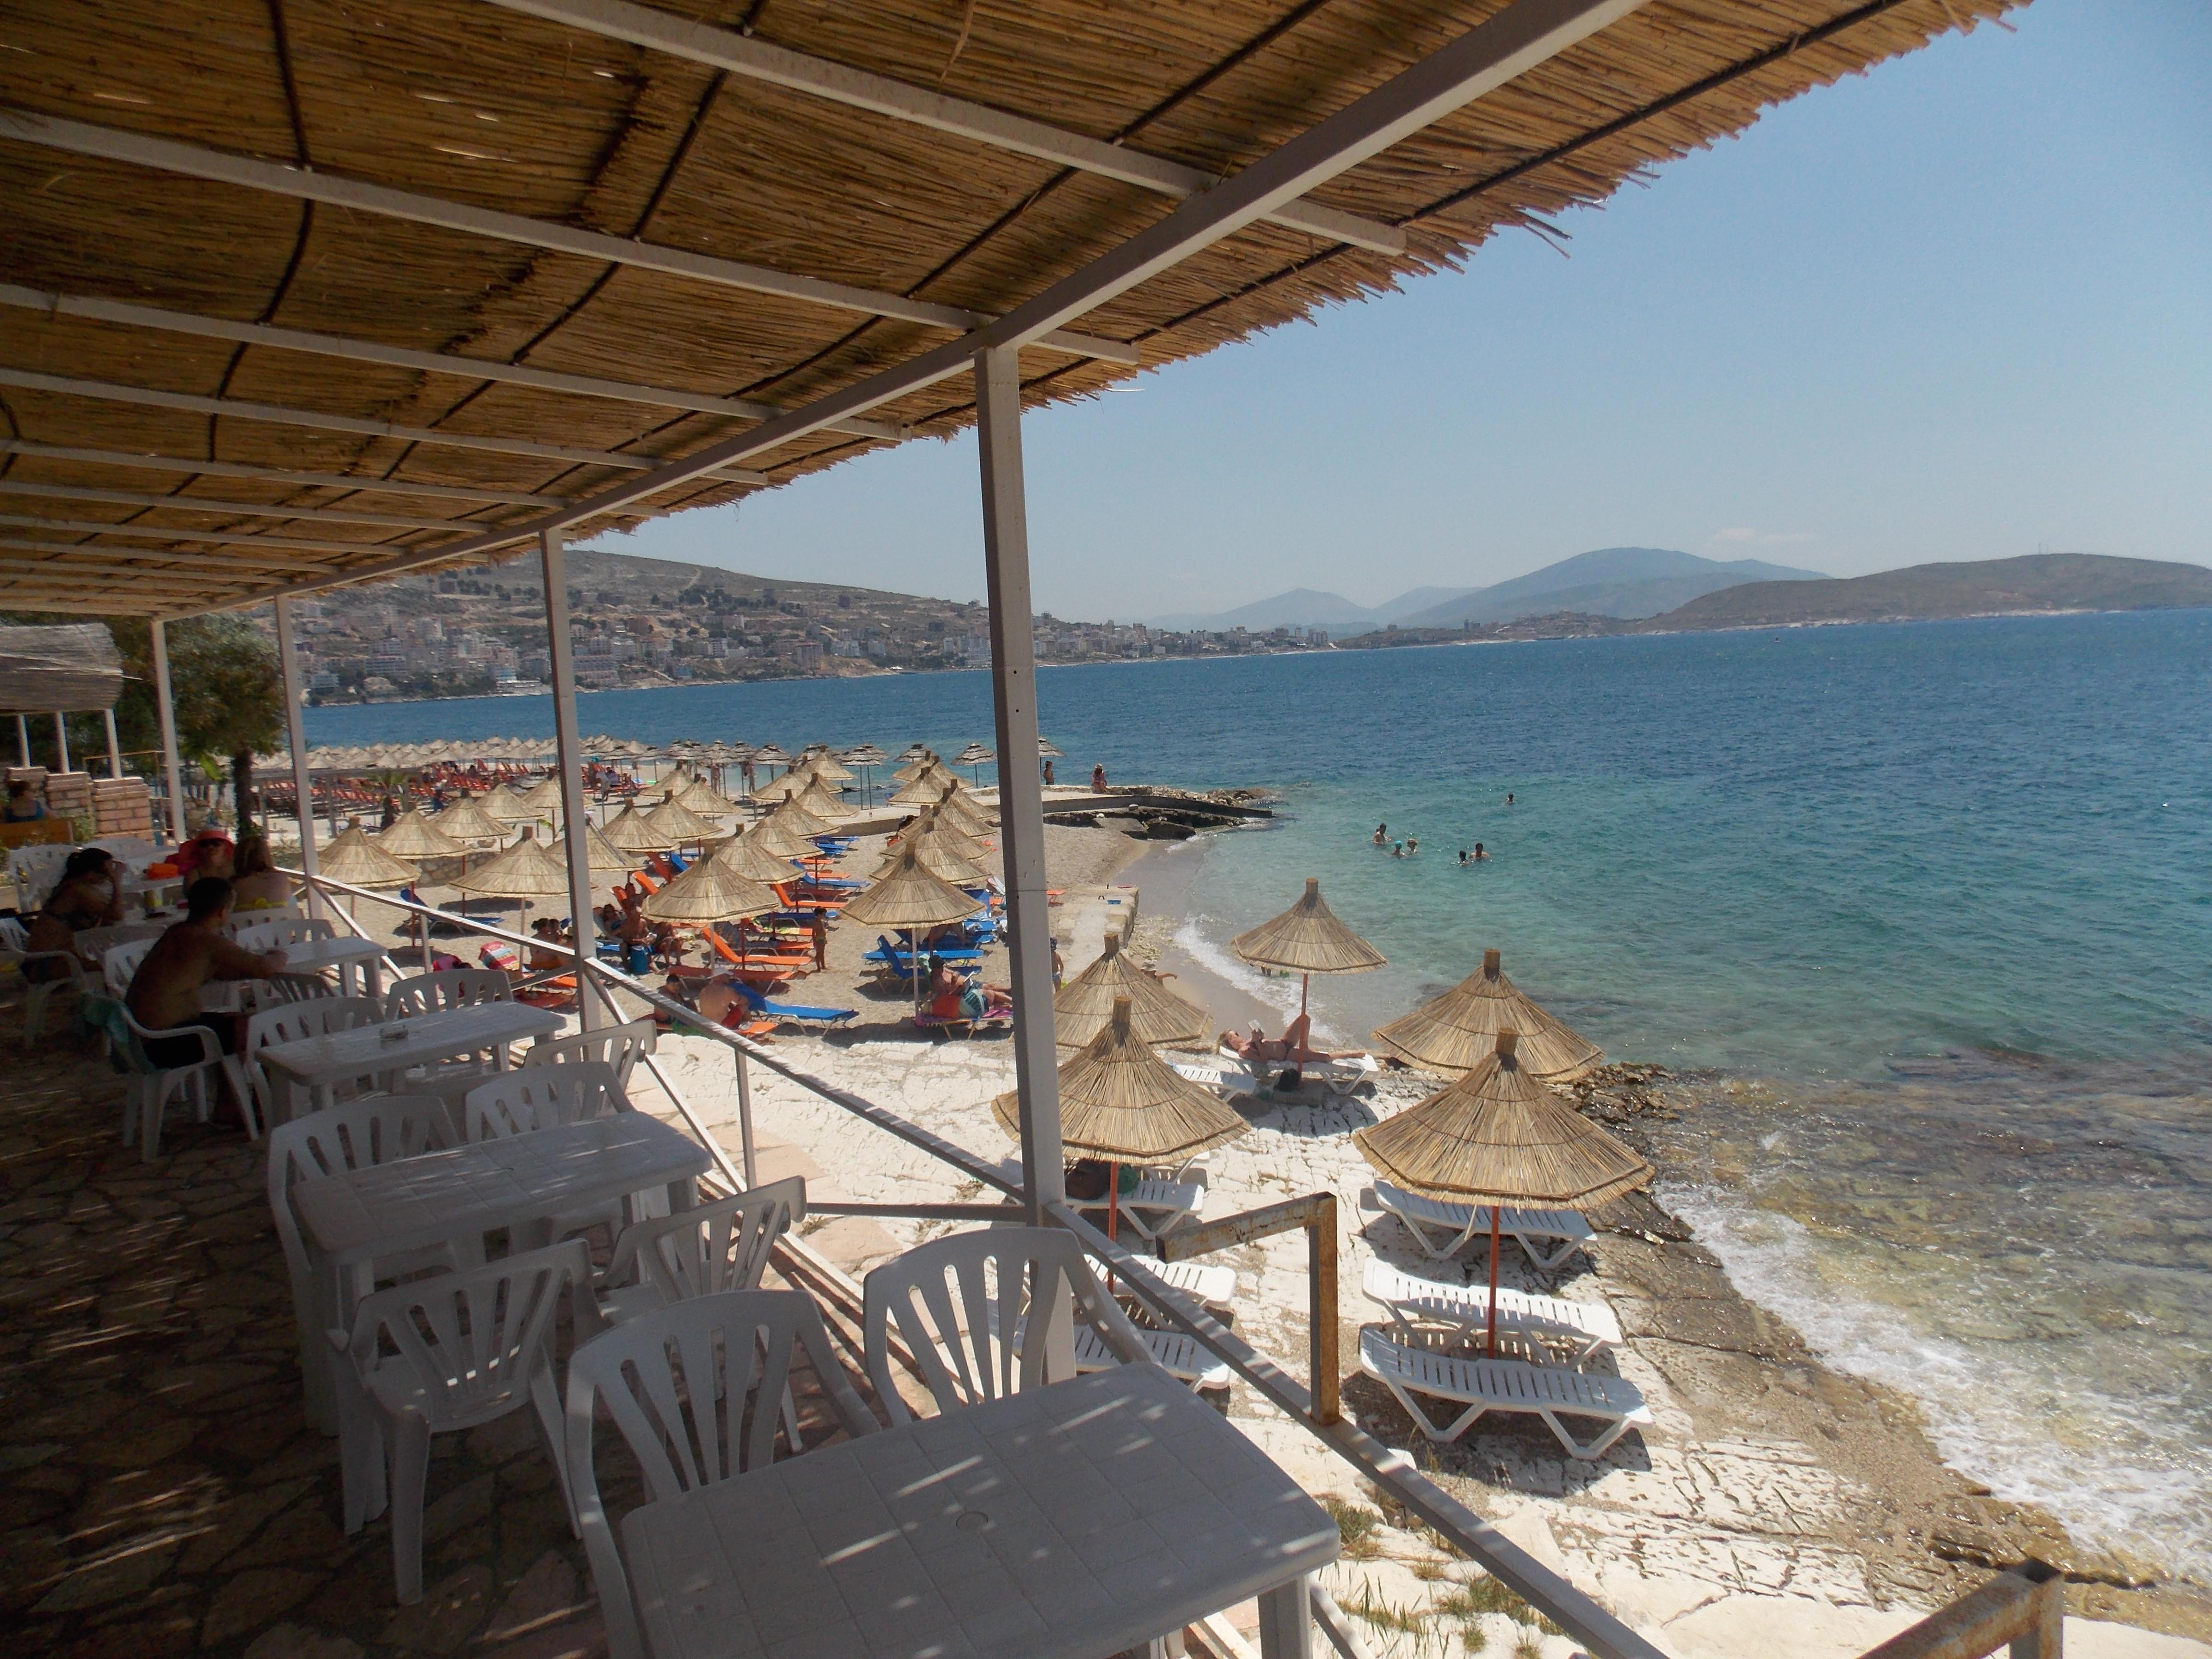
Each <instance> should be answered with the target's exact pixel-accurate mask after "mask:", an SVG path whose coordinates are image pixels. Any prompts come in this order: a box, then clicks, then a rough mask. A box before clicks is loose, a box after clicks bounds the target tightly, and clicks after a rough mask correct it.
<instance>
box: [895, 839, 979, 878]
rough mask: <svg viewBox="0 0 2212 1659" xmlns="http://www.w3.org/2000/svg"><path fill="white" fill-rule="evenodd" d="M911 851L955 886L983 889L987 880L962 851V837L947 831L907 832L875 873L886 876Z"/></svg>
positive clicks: (925, 867) (928, 869) (922, 865)
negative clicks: (960, 839)
mask: <svg viewBox="0 0 2212 1659" xmlns="http://www.w3.org/2000/svg"><path fill="white" fill-rule="evenodd" d="M909 848H911V849H912V851H913V853H914V855H915V860H916V861H918V862H919V863H920V864H921V867H922V868H923V869H925V870H927V871H928V872H930V874H932V875H933V876H937V877H939V878H942V879H944V880H945V881H949V882H951V884H953V885H954V886H956V887H980V886H981V885H982V884H983V882H984V880H985V876H984V873H983V872H982V871H981V869H979V868H978V867H977V866H976V864H975V860H973V859H971V858H969V857H968V856H967V854H964V853H963V852H962V850H961V848H960V842H959V838H958V837H957V836H954V835H952V834H951V833H949V832H947V831H944V830H939V831H936V832H934V833H927V832H925V833H921V834H917V833H915V831H914V830H912V829H908V831H907V833H906V834H905V835H903V836H900V837H899V844H898V845H897V846H896V847H895V848H892V849H891V850H890V853H889V854H886V855H885V857H884V861H883V862H882V863H881V864H879V865H878V866H876V874H877V875H878V876H883V875H887V874H889V873H890V872H891V871H892V870H894V869H896V867H897V866H898V862H899V860H900V859H901V858H902V856H903V855H904V854H906V853H907V851H908V849H909Z"/></svg>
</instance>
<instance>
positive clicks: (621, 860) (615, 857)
mask: <svg viewBox="0 0 2212 1659" xmlns="http://www.w3.org/2000/svg"><path fill="white" fill-rule="evenodd" d="M584 854H585V856H586V858H588V859H589V860H591V864H590V866H589V867H590V868H591V869H592V871H593V872H612V873H614V874H616V875H618V876H626V875H628V874H629V872H631V871H633V870H635V869H636V868H637V866H638V860H636V859H635V858H633V857H631V856H630V854H628V853H626V852H624V851H623V849H622V848H618V847H617V846H616V845H615V844H614V843H613V842H611V841H609V840H608V839H607V838H606V837H605V836H603V835H601V834H600V833H599V829H598V828H597V827H596V826H592V825H586V828H585V830H584ZM553 856H554V857H555V858H556V859H557V860H560V862H561V867H562V869H564V870H565V869H567V868H568V837H567V836H562V838H561V839H560V840H558V841H556V842H554V843H553Z"/></svg>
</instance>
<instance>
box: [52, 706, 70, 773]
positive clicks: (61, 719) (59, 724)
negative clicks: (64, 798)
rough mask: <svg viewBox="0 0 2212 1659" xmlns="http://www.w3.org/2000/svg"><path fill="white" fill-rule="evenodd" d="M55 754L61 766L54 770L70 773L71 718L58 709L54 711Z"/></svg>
mask: <svg viewBox="0 0 2212 1659" xmlns="http://www.w3.org/2000/svg"><path fill="white" fill-rule="evenodd" d="M54 753H55V755H56V757H58V759H59V760H60V762H61V764H60V765H59V766H57V767H56V768H54V770H55V771H57V772H66V771H68V770H69V769H70V763H69V716H68V715H67V714H63V713H62V711H61V710H60V709H58V708H57V709H56V710H54Z"/></svg>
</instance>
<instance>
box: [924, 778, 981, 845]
mask: <svg viewBox="0 0 2212 1659" xmlns="http://www.w3.org/2000/svg"><path fill="white" fill-rule="evenodd" d="M930 810H931V811H934V812H935V813H936V814H937V816H938V817H939V819H940V820H942V821H943V822H945V823H950V824H951V825H952V826H953V827H954V828H956V829H958V830H959V831H960V832H961V833H962V834H963V835H967V836H975V835H980V834H981V832H982V831H983V830H985V829H988V828H990V824H991V821H990V819H988V818H987V817H984V815H983V809H982V808H981V807H980V806H978V805H976V804H975V797H974V796H973V795H971V794H969V793H968V792H967V791H966V790H964V789H959V788H953V789H948V790H946V791H945V793H943V794H941V795H939V797H938V798H937V804H936V805H935V806H933V808H931V809H930Z"/></svg>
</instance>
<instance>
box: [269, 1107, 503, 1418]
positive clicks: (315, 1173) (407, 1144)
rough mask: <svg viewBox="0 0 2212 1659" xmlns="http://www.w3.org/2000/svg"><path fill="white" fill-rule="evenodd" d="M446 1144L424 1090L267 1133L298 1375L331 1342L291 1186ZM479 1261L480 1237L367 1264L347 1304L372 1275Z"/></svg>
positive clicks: (327, 1359) (320, 1358)
mask: <svg viewBox="0 0 2212 1659" xmlns="http://www.w3.org/2000/svg"><path fill="white" fill-rule="evenodd" d="M452 1145H453V1121H452V1120H451V1119H449V1118H448V1117H447V1115H446V1104H445V1103H444V1102H443V1101H441V1100H439V1099H437V1098H436V1097H435V1096H428V1095H374V1096H372V1097H369V1098H368V1099H366V1100H350V1101H347V1102H344V1103H342V1104H340V1105H337V1106H333V1107H331V1108H330V1109H328V1110H326V1111H320V1112H314V1113H311V1114H309V1115H307V1116H306V1117H302V1118H297V1119H295V1120H294V1121H291V1122H289V1123H283V1124H277V1125H274V1126H272V1127H270V1131H269V1213H270V1217H271V1218H273V1219H274V1220H275V1222H276V1242H277V1243H279V1244H280V1245H282V1246H283V1250H284V1266H285V1267H286V1268H287V1269H288V1270H289V1273H290V1274H291V1278H292V1309H293V1313H294V1316H295V1320H296V1322H297V1323H298V1325H299V1330H300V1366H301V1375H302V1376H308V1375H312V1373H313V1369H314V1368H315V1367H318V1366H327V1365H328V1364H330V1363H331V1353H330V1345H329V1344H328V1343H327V1342H326V1341H325V1340H324V1338H323V1335H322V1333H321V1332H320V1331H319V1330H318V1329H317V1328H315V1318H314V1307H315V1285H314V1277H313V1270H312V1268H311V1267H310V1265H309V1263H308V1261H307V1241H306V1240H305V1239H304V1238H302V1237H301V1234H300V1218H299V1217H298V1216H297V1215H295V1214H294V1213H293V1211H292V1188H295V1187H296V1186H298V1185H300V1184H301V1182H307V1181H321V1180H324V1179H325V1178H327V1177H329V1176H334V1175H338V1174H342V1173H343V1172H344V1171H346V1170H366V1169H369V1168H371V1167H373V1166H374V1165H376V1164H390V1163H392V1162H394V1161H395V1160H397V1159H398V1158H414V1157H416V1156H417V1155H418V1154H420V1153H422V1152H439V1151H441V1150H443V1149H444V1148H446V1147H447V1146H452ZM480 1261H483V1240H482V1239H477V1240H474V1241H467V1240H464V1241H462V1242H460V1243H454V1244H437V1245H431V1246H428V1247H427V1248H425V1249H420V1250H410V1251H408V1252H406V1253H405V1254H404V1255H398V1256H393V1257H389V1258H386V1259H385V1260H382V1261H375V1262H372V1263H370V1264H369V1265H368V1267H364V1268H363V1269H362V1270H361V1272H359V1273H357V1274H356V1276H355V1283H354V1290H353V1291H352V1292H350V1293H349V1296H348V1297H347V1299H348V1301H349V1302H350V1301H353V1300H356V1299H358V1297H359V1296H363V1295H366V1294H368V1291H371V1290H374V1288H375V1285H376V1280H377V1277H378V1275H379V1274H381V1275H383V1276H384V1277H385V1278H387V1279H391V1278H397V1277H398V1276H399V1275H400V1274H402V1273H424V1272H436V1271H444V1272H448V1273H450V1272H454V1271H457V1270H458V1269H459V1268H460V1267H463V1266H464V1265H474V1264H475V1263H477V1262H480Z"/></svg>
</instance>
